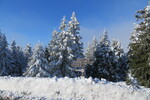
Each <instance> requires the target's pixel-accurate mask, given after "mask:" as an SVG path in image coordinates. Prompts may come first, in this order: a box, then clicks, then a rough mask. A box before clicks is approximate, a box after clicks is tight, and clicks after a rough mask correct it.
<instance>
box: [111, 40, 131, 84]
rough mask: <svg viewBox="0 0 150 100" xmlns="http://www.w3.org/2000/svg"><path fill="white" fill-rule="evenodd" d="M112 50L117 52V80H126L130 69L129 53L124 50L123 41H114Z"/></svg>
mask: <svg viewBox="0 0 150 100" xmlns="http://www.w3.org/2000/svg"><path fill="white" fill-rule="evenodd" d="M112 51H113V52H114V53H115V56H116V60H117V65H116V70H117V80H118V81H125V80H126V76H127V71H128V64H127V62H128V58H127V54H126V53H125V52H124V49H123V48H122V46H121V43H120V42H119V41H117V40H113V41H112Z"/></svg>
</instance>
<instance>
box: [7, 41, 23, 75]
mask: <svg viewBox="0 0 150 100" xmlns="http://www.w3.org/2000/svg"><path fill="white" fill-rule="evenodd" d="M10 49H11V54H12V58H13V64H14V66H15V68H14V69H13V70H12V75H13V76H21V75H22V74H23V72H24V70H25V68H26V63H25V62H26V59H25V56H24V53H23V51H22V48H21V47H20V46H16V42H15V40H13V41H12V43H11V48H10Z"/></svg>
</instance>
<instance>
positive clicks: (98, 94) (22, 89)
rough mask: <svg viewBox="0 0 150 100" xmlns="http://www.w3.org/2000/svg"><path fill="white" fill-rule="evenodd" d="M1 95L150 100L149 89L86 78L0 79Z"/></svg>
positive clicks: (67, 99) (71, 99) (61, 99)
mask: <svg viewBox="0 0 150 100" xmlns="http://www.w3.org/2000/svg"><path fill="white" fill-rule="evenodd" d="M0 96H9V97H11V98H14V97H18V98H22V99H21V100H31V99H32V100H54V99H58V100H150V88H144V87H139V88H136V87H133V86H127V85H126V84H125V82H117V83H113V82H109V81H106V80H104V79H102V80H98V79H92V78H88V79H86V78H83V77H80V78H68V77H65V78H56V77H54V78H37V77H0Z"/></svg>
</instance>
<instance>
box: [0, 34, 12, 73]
mask: <svg viewBox="0 0 150 100" xmlns="http://www.w3.org/2000/svg"><path fill="white" fill-rule="evenodd" d="M12 69H14V65H13V63H12V56H11V52H10V51H9V49H8V43H7V40H6V37H5V34H2V33H1V31H0V76H6V75H11V72H12Z"/></svg>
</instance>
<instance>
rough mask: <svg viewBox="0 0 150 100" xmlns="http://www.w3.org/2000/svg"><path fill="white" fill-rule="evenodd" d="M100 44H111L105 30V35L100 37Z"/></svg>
mask: <svg viewBox="0 0 150 100" xmlns="http://www.w3.org/2000/svg"><path fill="white" fill-rule="evenodd" d="M100 44H101V45H105V46H110V41H109V39H108V32H107V31H106V30H104V32H103V36H102V37H101V39H100Z"/></svg>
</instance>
